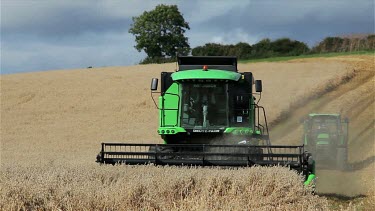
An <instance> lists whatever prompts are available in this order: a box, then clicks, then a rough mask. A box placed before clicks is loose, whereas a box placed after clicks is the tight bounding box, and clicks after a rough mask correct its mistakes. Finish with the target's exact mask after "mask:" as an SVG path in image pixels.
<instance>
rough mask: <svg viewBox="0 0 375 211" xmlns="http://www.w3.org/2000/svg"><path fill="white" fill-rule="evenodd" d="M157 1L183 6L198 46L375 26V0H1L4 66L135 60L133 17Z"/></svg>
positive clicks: (312, 37)
mask: <svg viewBox="0 0 375 211" xmlns="http://www.w3.org/2000/svg"><path fill="white" fill-rule="evenodd" d="M158 4H177V5H178V7H179V10H180V12H181V13H182V14H183V15H184V17H185V20H186V21H187V22H189V24H190V28H191V30H190V31H187V32H186V36H187V37H188V38H189V43H190V46H191V47H196V46H198V45H204V44H205V43H208V42H218V43H224V44H235V43H238V42H240V41H241V42H248V43H250V44H253V43H256V42H257V41H259V40H261V39H263V38H266V37H268V38H271V39H276V38H280V37H290V38H292V39H297V40H300V41H303V42H306V43H308V44H309V45H310V46H311V45H314V44H316V43H317V42H318V41H320V40H321V39H322V38H324V37H326V36H335V35H343V34H350V33H374V1H373V0H362V1H360V2H353V1H351V0H330V1H323V0H315V1H299V0H283V1H276V0H273V1H272V0H262V1H254V0H239V1H226V0H207V1H200V0H190V1H179V0H164V1H153V0H142V1H139V0H127V1H112V0H102V1H99V0H80V1H75V0H65V1H43V0H40V1H30V0H23V1H21V0H17V1H14V0H2V1H1V72H2V73H4V72H7V73H11V72H19V71H34V70H48V69H67V68H82V67H86V66H110V65H132V64H135V63H137V62H139V61H140V60H141V59H142V58H144V57H145V54H144V53H139V52H138V51H136V50H135V49H134V45H135V41H134V37H133V36H132V35H131V34H129V33H128V30H129V28H130V26H131V24H132V17H134V16H139V15H141V14H142V13H143V11H149V10H152V9H153V8H155V6H156V5H158Z"/></svg>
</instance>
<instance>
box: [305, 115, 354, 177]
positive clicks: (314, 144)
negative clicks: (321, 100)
mask: <svg viewBox="0 0 375 211" xmlns="http://www.w3.org/2000/svg"><path fill="white" fill-rule="evenodd" d="M303 123H304V134H303V137H302V142H303V144H304V145H305V147H306V148H307V150H308V151H309V152H310V153H311V154H312V156H313V157H314V160H315V161H316V165H317V167H318V168H330V169H332V168H337V169H340V170H345V169H346V167H347V160H348V127H349V121H348V119H347V118H345V119H343V120H342V119H341V115H340V114H309V115H308V117H307V118H305V119H304V120H303Z"/></svg>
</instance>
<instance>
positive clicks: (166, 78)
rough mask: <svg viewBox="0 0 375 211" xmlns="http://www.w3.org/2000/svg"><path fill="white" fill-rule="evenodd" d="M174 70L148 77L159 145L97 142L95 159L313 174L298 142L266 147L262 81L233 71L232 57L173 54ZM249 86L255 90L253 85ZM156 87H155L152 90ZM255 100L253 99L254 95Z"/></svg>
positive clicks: (267, 143)
mask: <svg viewBox="0 0 375 211" xmlns="http://www.w3.org/2000/svg"><path fill="white" fill-rule="evenodd" d="M177 59H178V69H177V70H176V72H162V73H161V76H160V81H161V83H160V87H159V88H158V83H159V79H157V78H154V79H152V81H151V96H154V95H155V94H160V96H159V97H158V103H156V101H155V100H154V97H152V99H153V100H154V103H155V105H156V107H157V108H158V109H159V128H158V129H157V133H158V134H159V135H160V137H161V138H162V140H163V142H164V143H163V144H130V143H102V149H101V152H100V153H99V155H98V156H97V162H99V163H109V164H115V163H126V164H129V165H132V164H149V163H152V164H156V165H185V166H232V167H241V166H253V165H260V166H272V165H281V166H289V167H290V168H292V169H295V170H297V171H299V172H301V173H303V174H304V175H305V176H306V180H307V181H308V182H307V183H310V182H311V181H312V180H313V179H314V178H315V175H314V171H315V166H314V161H313V160H312V158H311V155H310V154H309V153H306V152H305V150H304V147H303V146H302V145H301V146H273V145H271V142H270V138H269V134H268V126H267V119H266V113H265V109H264V108H263V107H262V106H260V105H259V104H258V103H259V101H260V98H261V92H262V81H260V80H255V79H254V77H253V74H252V73H251V72H238V69H237V58H236V57H191V56H186V57H178V58H177ZM254 88H255V89H254ZM158 90H159V91H158ZM257 98H258V99H257Z"/></svg>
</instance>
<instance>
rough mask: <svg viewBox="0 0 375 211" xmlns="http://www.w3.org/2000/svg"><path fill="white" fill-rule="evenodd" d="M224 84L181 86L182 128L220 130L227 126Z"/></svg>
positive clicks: (225, 88)
mask: <svg viewBox="0 0 375 211" xmlns="http://www.w3.org/2000/svg"><path fill="white" fill-rule="evenodd" d="M227 89H228V88H227V85H226V84H209V83H205V84H203V83H202V84H188V83H187V84H183V85H182V121H181V122H182V127H184V128H188V129H189V128H191V129H192V128H210V129H211V128H212V129H220V128H224V127H226V126H227V125H228V96H227Z"/></svg>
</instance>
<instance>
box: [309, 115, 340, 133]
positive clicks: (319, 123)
mask: <svg viewBox="0 0 375 211" xmlns="http://www.w3.org/2000/svg"><path fill="white" fill-rule="evenodd" d="M337 129H338V125H337V119H336V118H326V117H315V118H313V121H312V130H313V131H317V132H326V133H337Z"/></svg>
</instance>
